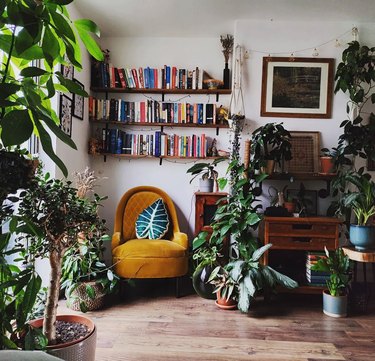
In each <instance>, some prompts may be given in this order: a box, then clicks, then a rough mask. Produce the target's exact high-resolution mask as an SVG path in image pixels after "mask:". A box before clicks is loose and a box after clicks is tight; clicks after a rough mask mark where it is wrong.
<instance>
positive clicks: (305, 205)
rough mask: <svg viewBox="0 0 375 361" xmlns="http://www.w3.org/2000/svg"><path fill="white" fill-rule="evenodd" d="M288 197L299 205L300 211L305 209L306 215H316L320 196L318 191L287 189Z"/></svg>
mask: <svg viewBox="0 0 375 361" xmlns="http://www.w3.org/2000/svg"><path fill="white" fill-rule="evenodd" d="M287 197H288V198H290V199H291V200H292V202H294V203H296V204H297V205H298V211H299V212H301V211H303V213H304V215H305V216H316V215H317V208H318V207H317V205H318V197H317V191H314V190H307V189H304V188H303V187H301V188H300V189H287Z"/></svg>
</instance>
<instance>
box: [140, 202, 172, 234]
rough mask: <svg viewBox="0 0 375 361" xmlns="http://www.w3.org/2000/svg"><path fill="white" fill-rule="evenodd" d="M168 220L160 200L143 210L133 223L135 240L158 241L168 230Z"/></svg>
mask: <svg viewBox="0 0 375 361" xmlns="http://www.w3.org/2000/svg"><path fill="white" fill-rule="evenodd" d="M168 226H169V219H168V213H167V210H166V209H165V205H164V202H163V200H162V199H161V198H159V199H157V200H156V201H155V202H154V203H152V204H151V205H150V206H148V207H147V208H146V209H144V210H143V211H142V212H141V213H140V214H139V216H138V219H137V220H136V222H135V233H136V235H137V238H149V239H160V238H162V237H163V236H164V235H165V233H166V232H167V230H168Z"/></svg>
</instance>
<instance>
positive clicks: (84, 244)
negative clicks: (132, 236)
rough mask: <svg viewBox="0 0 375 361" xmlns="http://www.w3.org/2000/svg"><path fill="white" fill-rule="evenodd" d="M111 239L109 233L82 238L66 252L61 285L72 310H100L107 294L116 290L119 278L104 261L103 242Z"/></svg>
mask: <svg viewBox="0 0 375 361" xmlns="http://www.w3.org/2000/svg"><path fill="white" fill-rule="evenodd" d="M109 240H110V238H109V237H108V236H106V235H104V236H102V237H101V238H100V239H90V240H86V239H83V240H81V242H80V241H79V242H78V243H77V244H76V245H75V246H73V247H71V248H69V249H68V250H67V251H66V252H65V254H64V259H63V264H62V275H61V289H62V290H65V297H66V299H67V306H68V307H69V308H71V309H72V310H75V311H82V312H87V311H94V310H97V309H99V308H101V307H103V305H104V302H105V297H106V295H108V294H110V293H112V292H114V291H116V289H117V283H118V280H119V278H118V276H117V275H115V274H114V273H113V272H112V270H111V267H107V266H106V264H105V263H104V261H103V250H104V247H103V242H104V241H109Z"/></svg>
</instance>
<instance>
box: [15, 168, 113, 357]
mask: <svg viewBox="0 0 375 361" xmlns="http://www.w3.org/2000/svg"><path fill="white" fill-rule="evenodd" d="M101 200H102V198H101V197H99V196H98V195H95V196H94V197H93V198H92V199H88V198H81V197H79V196H78V194H77V189H76V188H74V187H73V186H72V184H71V182H64V181H62V180H58V179H50V178H49V175H48V174H47V175H45V176H43V175H42V174H41V173H39V174H38V176H37V177H36V182H35V183H34V184H33V185H32V187H30V188H29V189H28V190H26V191H25V195H24V197H23V198H22V200H21V202H20V206H19V217H21V218H22V220H23V221H24V225H23V227H22V229H23V230H27V231H28V233H27V234H26V236H23V235H22V236H21V237H25V238H26V240H27V244H28V249H27V253H28V254H29V255H30V257H34V258H35V257H38V258H48V259H49V263H50V267H51V272H50V279H49V286H48V294H47V300H46V307H45V312H44V318H43V319H41V320H36V321H35V322H31V325H32V326H35V327H40V326H41V325H43V334H44V335H45V337H46V339H47V340H48V347H49V348H48V352H50V353H53V354H54V355H58V356H60V357H63V358H64V356H63V355H64V352H65V351H64V346H66V345H64V344H62V345H56V342H57V333H56V328H57V326H59V327H60V326H61V327H65V325H66V322H67V321H68V320H67V317H64V318H63V319H62V317H59V316H57V305H58V299H59V292H60V278H61V274H62V260H63V256H64V253H65V252H66V251H67V250H68V249H69V248H71V247H75V245H76V244H77V242H78V240H79V239H85V241H86V242H89V243H90V242H94V241H95V240H97V239H98V238H100V236H101V235H103V233H104V232H105V230H106V227H105V222H104V221H103V220H102V219H100V217H99V215H98V212H97V210H98V206H99V204H100V202H101ZM79 318H80V319H79V320H78V322H77V320H75V321H73V323H74V324H76V325H77V326H74V328H76V327H78V325H79V324H81V323H83V324H85V325H86V327H83V328H87V334H86V336H85V338H84V339H82V338H80V339H78V340H75V341H74V342H75V344H74V348H75V349H77V352H78V354H77V355H76V357H77V358H76V359H77V360H79V359H80V358H79V354H81V355H82V354H84V355H85V360H94V359H95V340H96V329H95V327H94V324H93V323H92V321H91V320H89V319H87V318H84V317H83V316H79ZM56 321H63V322H56ZM80 327H81V326H80ZM80 332H81V331H80ZM68 345H69V344H68ZM72 348H73V346H72V345H69V347H68V349H67V351H66V352H72Z"/></svg>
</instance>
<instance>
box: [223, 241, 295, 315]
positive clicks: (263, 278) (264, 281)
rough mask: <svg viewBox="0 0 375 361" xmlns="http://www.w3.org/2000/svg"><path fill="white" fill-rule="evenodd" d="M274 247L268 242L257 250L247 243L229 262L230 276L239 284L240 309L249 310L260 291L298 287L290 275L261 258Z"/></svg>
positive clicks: (242, 310)
mask: <svg viewBox="0 0 375 361" xmlns="http://www.w3.org/2000/svg"><path fill="white" fill-rule="evenodd" d="M271 247H272V244H271V243H269V244H266V245H264V246H262V247H259V248H257V249H255V250H252V247H249V246H246V245H243V244H242V245H240V247H238V258H237V259H233V260H232V261H231V262H229V264H228V266H227V269H228V270H229V275H230V277H231V278H232V279H233V280H234V281H235V282H236V284H237V285H238V305H237V306H238V309H239V310H240V311H241V312H248V311H249V309H250V306H251V302H252V301H253V300H254V299H255V298H256V296H257V295H259V294H260V292H263V294H264V295H267V294H268V293H269V292H270V291H272V290H274V289H275V287H276V286H282V287H286V288H296V287H298V283H297V282H296V281H294V280H292V279H291V278H289V277H288V276H285V275H283V274H281V273H280V272H278V271H276V270H274V269H273V268H272V267H270V266H268V265H263V264H262V263H261V262H260V258H261V256H262V255H263V253H264V252H266V251H267V250H268V249H269V248H271Z"/></svg>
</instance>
